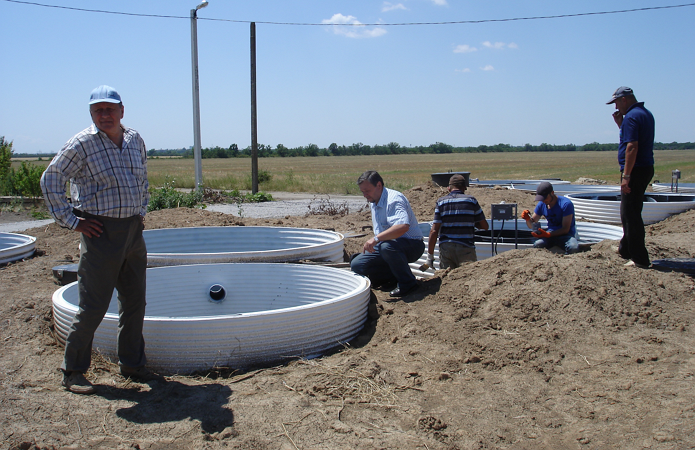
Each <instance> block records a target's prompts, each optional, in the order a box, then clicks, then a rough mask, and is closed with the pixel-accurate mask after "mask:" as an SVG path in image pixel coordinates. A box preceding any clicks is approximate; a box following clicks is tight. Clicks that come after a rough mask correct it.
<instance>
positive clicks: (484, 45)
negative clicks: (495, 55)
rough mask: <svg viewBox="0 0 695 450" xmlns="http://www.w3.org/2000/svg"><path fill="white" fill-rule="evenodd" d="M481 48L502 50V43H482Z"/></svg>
mask: <svg viewBox="0 0 695 450" xmlns="http://www.w3.org/2000/svg"><path fill="white" fill-rule="evenodd" d="M483 47H487V48H496V49H501V48H504V42H495V43H494V44H493V43H491V42H490V41H485V42H483Z"/></svg>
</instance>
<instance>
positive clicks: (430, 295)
mask: <svg viewBox="0 0 695 450" xmlns="http://www.w3.org/2000/svg"><path fill="white" fill-rule="evenodd" d="M467 193H469V194H471V195H473V196H475V197H476V198H477V199H478V201H479V202H480V204H481V205H482V206H483V210H484V211H485V214H486V216H487V217H489V213H490V206H489V205H490V204H492V203H499V202H502V201H504V202H507V203H518V204H519V208H518V209H519V212H520V211H522V210H523V209H532V208H533V207H534V206H535V202H534V201H533V194H532V193H525V192H521V191H513V190H507V189H489V188H470V189H468V190H467ZM405 194H406V196H407V197H408V198H409V199H410V201H411V204H412V206H413V209H414V211H415V212H416V214H417V216H418V218H419V219H420V220H423V221H430V220H431V219H432V215H433V208H434V202H435V200H436V198H437V197H439V196H441V195H443V194H444V190H443V189H441V188H439V187H438V186H435V185H434V184H432V183H428V184H426V185H422V186H418V187H415V188H413V189H411V190H409V191H407V192H406V193H405ZM694 223H695V211H689V212H686V213H683V214H680V215H678V216H674V217H671V218H669V219H667V220H665V221H663V222H660V223H657V224H654V225H651V226H649V227H647V247H648V249H649V252H650V255H651V256H652V258H653V259H656V258H660V257H661V258H675V257H681V258H693V257H695V244H694V242H695V230H694V229H693V224H694ZM146 225H147V227H148V228H169V227H183V226H252V225H264V226H265V225H267V226H290V227H309V228H322V229H332V230H335V231H339V232H344V233H346V234H347V235H348V236H357V237H350V238H347V239H346V250H347V252H348V253H349V252H351V251H359V249H360V248H361V246H362V243H363V242H364V240H366V239H367V238H368V237H369V236H371V219H370V216H369V212H366V211H363V212H360V213H356V214H350V215H333V216H325V215H323V216H322V215H307V216H305V217H285V218H282V219H249V218H240V217H236V216H231V215H226V214H222V213H214V212H210V211H205V210H191V209H186V208H179V209H173V210H163V211H156V212H153V213H151V214H148V216H147V221H146ZM26 234H30V235H33V236H36V237H37V249H38V252H37V255H36V256H34V257H33V258H30V259H27V260H25V261H21V262H16V263H12V264H9V265H7V266H4V267H1V268H0V286H2V295H0V338H2V342H3V351H2V353H1V354H0V365H1V366H2V367H3V370H2V371H1V372H0V389H1V391H0V401H2V404H3V408H2V410H1V412H0V430H2V431H0V433H2V435H1V436H0V439H1V441H2V442H4V443H6V445H5V447H3V448H118V449H124V448H142V449H144V448H150V449H164V448H167V449H187V448H206V449H218V448H237V449H251V448H253V449H271V448H272V449H275V448H286V449H296V448H327V449H328V448H330V449H334V448H345V449H347V448H350V449H372V448H389V449H402V448H413V449H414V448H430V449H484V448H510V449H511V448H515V449H516V448H519V449H520V448H643V447H644V448H652V449H672V448H688V447H693V446H695V438H693V436H695V420H693V418H694V417H695V409H694V408H693V406H692V405H693V404H695V392H694V391H693V389H692V379H693V374H694V373H695V358H694V357H693V351H692V349H693V348H695V336H694V335H693V321H694V320H695V282H694V280H693V278H692V277H690V276H688V275H684V274H680V273H675V272H659V271H655V270H641V269H637V268H634V267H625V266H624V265H623V264H624V261H623V260H622V259H620V258H619V256H618V255H617V254H616V253H615V251H614V250H613V248H612V246H614V245H615V244H616V242H612V241H604V242H601V243H598V244H595V245H593V246H592V247H591V248H590V249H589V250H588V251H584V252H581V253H577V254H574V255H570V256H562V255H556V254H553V253H550V252H548V251H545V250H534V249H528V250H513V251H508V252H504V253H502V254H500V255H497V256H495V257H493V258H490V259H487V260H484V261H478V262H475V263H471V264H467V265H465V266H463V267H461V268H458V269H456V270H453V271H439V272H437V274H436V276H435V277H433V278H431V279H429V280H426V281H425V282H423V284H422V287H421V288H420V289H419V290H418V291H417V292H416V293H415V294H412V295H409V296H408V297H406V298H405V299H403V300H398V301H393V300H392V299H390V298H389V297H388V293H387V292H381V291H374V295H373V302H374V303H373V304H372V307H373V311H374V312H376V313H378V314H374V315H373V316H372V318H371V319H370V320H369V321H368V322H367V324H366V326H365V329H364V330H363V332H362V333H361V335H360V336H359V337H358V338H357V339H355V340H354V341H353V342H351V343H350V344H349V345H348V344H346V345H344V346H343V347H340V348H339V349H337V350H336V351H335V352H334V353H333V354H330V355H326V356H324V357H321V358H317V359H314V360H297V361H294V362H291V363H289V364H287V365H284V366H279V367H271V368H259V369H256V370H251V371H243V370H241V371H239V370H235V369H236V368H217V369H214V370H211V371H208V372H206V373H204V374H199V375H194V376H187V377H184V376H172V377H168V378H167V381H166V382H164V383H162V382H152V383H150V384H149V385H148V384H139V383H133V382H132V381H129V380H125V379H123V378H122V377H121V376H120V375H118V368H117V366H115V365H114V364H113V363H112V362H110V361H107V360H104V359H103V358H101V357H100V356H99V355H98V354H97V355H95V361H94V365H93V368H92V369H91V370H90V371H89V372H88V373H87V377H88V378H89V379H90V380H92V381H93V382H95V383H97V384H98V385H99V389H100V391H99V393H98V394H97V395H95V396H90V397H80V396H77V395H74V394H69V393H67V392H66V391H64V390H63V389H62V388H61V387H60V374H59V372H58V370H57V368H58V366H59V364H60V361H61V359H62V348H61V347H60V346H59V345H57V344H56V343H55V340H54V338H53V335H52V333H53V332H52V324H51V323H52V315H51V295H52V294H53V292H54V291H55V290H56V289H57V288H58V286H56V285H55V284H54V281H53V278H52V273H51V268H52V267H53V266H54V265H57V264H60V263H65V262H70V261H75V260H76V259H77V255H78V251H77V244H78V242H79V237H78V236H77V234H76V233H74V232H72V231H67V230H64V229H61V228H59V227H57V226H56V225H55V224H52V225H49V226H47V227H43V228H38V229H33V230H28V231H27V232H26ZM257 282H264V280H257Z"/></svg>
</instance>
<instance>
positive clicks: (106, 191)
mask: <svg viewBox="0 0 695 450" xmlns="http://www.w3.org/2000/svg"><path fill="white" fill-rule="evenodd" d="M68 181H69V182H70V197H71V198H72V204H70V203H69V202H68V201H67V198H66V195H65V193H66V191H65V186H66V183H67V182H68ZM148 188H149V184H148V182H147V151H146V149H145V143H144V141H143V140H142V137H140V134H138V132H137V131H135V130H133V129H132V128H127V127H123V148H122V149H119V148H118V146H116V145H115V144H114V143H113V142H112V141H111V139H109V137H108V136H107V135H106V134H105V133H104V132H102V131H100V130H99V129H98V128H97V127H96V125H94V124H92V125H91V126H90V127H89V128H87V129H86V130H83V131H81V132H80V133H78V134H76V135H75V136H74V137H73V138H72V139H70V140H69V141H68V142H67V143H66V144H65V146H63V148H62V149H61V150H60V152H58V154H57V155H56V156H55V158H53V160H52V161H51V163H50V164H49V165H48V167H47V168H46V171H45V172H44V173H43V176H42V177H41V189H42V190H43V194H44V199H45V201H46V206H47V207H48V210H49V212H50V213H51V215H52V216H53V218H54V219H55V220H56V222H57V223H58V224H59V225H60V226H63V227H66V228H70V229H72V230H74V229H75V227H76V226H77V224H78V222H79V219H78V218H77V216H75V214H74V213H73V210H72V209H73V207H74V208H75V209H78V210H80V211H83V212H86V213H89V214H94V215H97V216H106V217H113V218H118V219H123V218H127V217H132V216H135V215H138V214H139V215H141V216H144V215H145V213H146V212H147V203H148V202H149V198H150V195H149V192H148Z"/></svg>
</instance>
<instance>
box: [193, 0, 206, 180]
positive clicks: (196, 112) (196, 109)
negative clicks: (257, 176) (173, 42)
mask: <svg viewBox="0 0 695 450" xmlns="http://www.w3.org/2000/svg"><path fill="white" fill-rule="evenodd" d="M206 6H208V2H207V0H203V1H202V2H201V3H200V5H198V6H196V7H195V9H192V10H191V67H192V70H193V159H194V160H195V188H196V189H201V188H202V186H203V167H202V162H201V150H200V86H199V84H198V23H197V22H198V15H197V13H198V10H199V9H201V8H205V7H206Z"/></svg>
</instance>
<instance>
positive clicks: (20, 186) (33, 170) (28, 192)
mask: <svg viewBox="0 0 695 450" xmlns="http://www.w3.org/2000/svg"><path fill="white" fill-rule="evenodd" d="M42 174H43V168H42V167H40V166H37V165H35V164H32V163H27V162H24V161H22V165H21V166H20V167H19V170H16V171H15V170H11V179H12V191H13V192H12V194H13V195H20V196H22V197H41V196H42V195H43V193H42V192H41V175H42Z"/></svg>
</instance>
